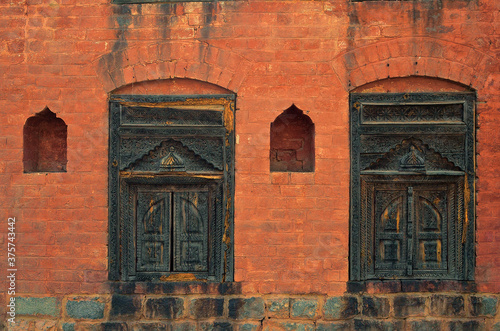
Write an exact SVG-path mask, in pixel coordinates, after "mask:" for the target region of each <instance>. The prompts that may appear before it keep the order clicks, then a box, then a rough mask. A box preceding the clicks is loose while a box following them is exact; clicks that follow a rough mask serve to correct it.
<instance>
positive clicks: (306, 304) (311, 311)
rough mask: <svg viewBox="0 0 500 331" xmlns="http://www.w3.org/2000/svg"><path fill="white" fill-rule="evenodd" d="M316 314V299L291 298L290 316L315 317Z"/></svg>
mask: <svg viewBox="0 0 500 331" xmlns="http://www.w3.org/2000/svg"><path fill="white" fill-rule="evenodd" d="M317 314H318V301H317V300H315V299H291V300H290V317H291V318H309V319H311V318H315V317H316V316H317Z"/></svg>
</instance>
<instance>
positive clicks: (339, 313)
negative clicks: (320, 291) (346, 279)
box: [323, 296, 359, 320]
mask: <svg viewBox="0 0 500 331" xmlns="http://www.w3.org/2000/svg"><path fill="white" fill-rule="evenodd" d="M358 314H359V311H358V299H357V298H356V297H351V296H343V297H331V298H328V299H327V300H326V302H325V304H324V305H323V316H324V318H325V319H326V320H336V319H347V318H350V317H352V316H356V315H358Z"/></svg>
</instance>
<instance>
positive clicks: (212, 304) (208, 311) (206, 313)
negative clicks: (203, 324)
mask: <svg viewBox="0 0 500 331" xmlns="http://www.w3.org/2000/svg"><path fill="white" fill-rule="evenodd" d="M189 305H190V307H189V313H190V314H191V316H193V317H194V318H195V319H199V318H213V317H222V315H223V313H224V299H222V298H221V299H217V298H200V299H192V300H191V301H190V303H189Z"/></svg>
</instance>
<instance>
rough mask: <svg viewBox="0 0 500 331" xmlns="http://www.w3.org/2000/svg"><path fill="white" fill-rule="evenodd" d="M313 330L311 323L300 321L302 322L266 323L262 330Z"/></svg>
mask: <svg viewBox="0 0 500 331" xmlns="http://www.w3.org/2000/svg"><path fill="white" fill-rule="evenodd" d="M274 330H280V331H314V330H315V327H314V324H313V323H302V322H289V321H284V322H274V323H270V324H269V325H266V326H265V327H264V331H274Z"/></svg>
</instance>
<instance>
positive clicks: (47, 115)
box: [23, 107, 68, 172]
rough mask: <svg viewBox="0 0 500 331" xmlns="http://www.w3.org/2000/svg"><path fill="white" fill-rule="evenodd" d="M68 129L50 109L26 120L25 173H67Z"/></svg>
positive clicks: (24, 135) (24, 136)
mask: <svg viewBox="0 0 500 331" xmlns="http://www.w3.org/2000/svg"><path fill="white" fill-rule="evenodd" d="M67 127H68V126H67V125H66V123H64V121H63V120H62V119H60V118H58V117H57V116H56V114H54V113H53V112H52V111H51V110H50V109H49V108H48V107H45V108H44V109H43V110H42V111H41V112H39V113H37V114H35V116H32V117H30V118H28V119H27V120H26V123H25V124H24V130H23V138H24V143H23V145H24V146H23V151H24V156H23V163H24V172H66V163H67V162H68V160H67V135H68V134H67Z"/></svg>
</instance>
